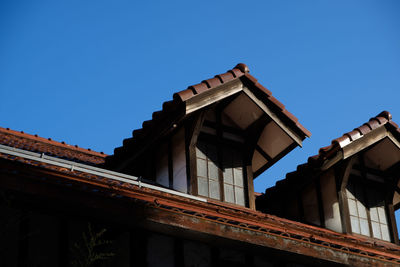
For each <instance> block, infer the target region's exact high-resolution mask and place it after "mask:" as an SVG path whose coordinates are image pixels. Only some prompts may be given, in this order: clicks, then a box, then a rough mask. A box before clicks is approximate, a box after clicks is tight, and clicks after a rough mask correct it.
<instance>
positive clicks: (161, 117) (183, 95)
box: [106, 63, 311, 166]
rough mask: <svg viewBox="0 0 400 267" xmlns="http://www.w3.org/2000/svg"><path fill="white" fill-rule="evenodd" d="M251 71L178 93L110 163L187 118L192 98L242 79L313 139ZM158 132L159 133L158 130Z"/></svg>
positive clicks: (243, 70)
mask: <svg viewBox="0 0 400 267" xmlns="http://www.w3.org/2000/svg"><path fill="white" fill-rule="evenodd" d="M249 72H250V71H249V68H248V67H247V66H246V65H245V64H243V63H239V64H237V65H236V66H235V67H234V68H233V69H232V70H228V71H227V72H226V73H222V74H219V75H216V76H215V77H214V78H211V79H207V80H204V81H202V82H201V83H199V84H196V85H191V86H189V87H188V88H187V89H185V90H182V91H179V92H176V93H174V94H173V100H171V101H168V102H164V103H163V105H162V110H161V111H156V112H154V113H153V115H152V119H151V120H148V121H145V122H143V124H142V128H141V129H137V130H134V131H133V132H132V137H130V138H127V139H125V140H124V141H123V146H122V147H118V148H115V149H114V155H111V156H109V157H107V159H106V162H107V164H108V165H109V166H112V165H113V164H115V163H116V162H119V161H121V159H124V158H126V157H129V156H130V152H132V151H136V150H138V149H140V147H142V146H143V144H144V143H145V140H148V139H149V138H151V137H149V136H151V134H154V132H155V131H154V129H155V128H156V127H157V129H161V128H160V127H159V125H164V126H165V127H170V126H171V125H174V124H175V123H176V121H178V120H177V119H176V118H183V117H185V115H187V114H186V110H185V105H187V104H188V103H189V102H190V100H191V99H193V98H195V97H196V96H199V95H206V94H208V93H210V92H212V91H214V90H217V88H221V86H223V85H226V84H229V83H231V82H233V81H235V80H240V81H242V82H243V83H244V84H246V85H248V86H251V87H252V88H255V90H256V91H257V92H256V93H257V97H260V98H262V99H263V101H265V102H267V103H268V106H269V107H271V109H272V110H273V112H274V113H275V114H276V115H277V116H278V117H279V118H280V119H281V120H282V121H284V122H285V123H287V124H288V126H289V127H290V128H291V129H292V130H293V131H295V132H296V133H297V134H298V135H299V136H301V139H304V138H305V137H310V136H311V133H310V132H309V131H308V130H307V129H306V128H305V127H304V126H302V125H301V124H300V123H299V122H298V119H297V118H296V117H295V116H294V115H293V114H291V113H290V112H289V111H288V110H286V108H285V106H284V105H283V104H282V103H281V102H279V101H278V100H277V99H276V98H275V97H273V96H272V93H271V92H270V91H269V90H268V89H267V88H265V87H264V86H262V85H261V84H260V83H259V82H258V81H257V79H256V78H254V77H253V76H252V75H250V74H249ZM171 117H172V118H174V120H171V121H169V120H168V118H171ZM170 124H171V125H170ZM156 132H159V131H158V130H157V131H156ZM152 141H153V140H152Z"/></svg>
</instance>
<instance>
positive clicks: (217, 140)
mask: <svg viewBox="0 0 400 267" xmlns="http://www.w3.org/2000/svg"><path fill="white" fill-rule="evenodd" d="M228 125H229V126H228ZM242 142H243V138H242V137H241V131H240V129H239V128H238V127H236V126H235V125H234V124H233V123H232V122H231V121H229V118H227V117H226V116H225V115H224V114H223V113H219V114H218V113H217V114H215V111H214V110H210V111H209V112H207V114H206V118H205V121H204V123H203V127H202V129H201V132H200V135H199V137H198V139H197V144H196V170H197V174H196V176H197V177H196V179H197V194H198V195H200V196H204V197H209V198H212V199H216V200H221V201H224V202H228V203H233V204H238V205H241V206H245V205H246V202H247V201H246V195H247V194H246V189H247V188H246V186H245V185H246V183H245V173H244V169H245V168H244V167H245V164H244V149H243V143H242Z"/></svg>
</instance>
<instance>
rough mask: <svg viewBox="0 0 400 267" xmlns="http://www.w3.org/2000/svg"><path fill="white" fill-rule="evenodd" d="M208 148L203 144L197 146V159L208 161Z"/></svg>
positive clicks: (199, 143)
mask: <svg viewBox="0 0 400 267" xmlns="http://www.w3.org/2000/svg"><path fill="white" fill-rule="evenodd" d="M205 153H206V146H205V144H204V143H202V142H198V143H197V146H196V157H198V158H201V159H206V155H205Z"/></svg>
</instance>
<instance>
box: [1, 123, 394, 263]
mask: <svg viewBox="0 0 400 267" xmlns="http://www.w3.org/2000/svg"><path fill="white" fill-rule="evenodd" d="M0 132H1V139H0V144H1V145H6V146H12V147H14V148H19V149H23V150H27V151H35V152H43V153H49V154H53V156H55V157H60V156H61V157H64V158H68V157H69V159H71V160H73V159H76V158H80V159H86V158H85V156H88V157H94V158H97V160H100V159H101V158H104V156H103V155H102V154H100V153H97V152H93V151H85V150H83V149H81V148H77V147H74V146H68V145H66V144H63V143H58V142H54V141H49V140H47V139H44V138H40V137H36V136H32V135H27V134H25V133H18V132H15V131H11V130H6V129H3V128H2V129H1V131H0ZM82 150H83V151H82ZM83 154H85V155H83ZM82 157H83V158H82ZM0 158H1V159H3V161H2V162H3V163H4V162H10V163H13V162H16V163H20V164H24V165H25V166H27V167H30V168H31V171H29V176H28V179H32V180H33V181H36V182H37V183H50V184H56V185H57V186H65V187H68V188H70V189H71V190H72V189H74V190H84V191H85V192H87V193H88V194H97V195H101V196H103V197H104V198H112V199H121V198H122V199H125V200H134V201H135V203H137V205H139V204H140V203H143V204H144V205H145V206H146V207H149V208H150V210H159V211H158V212H169V213H171V214H176V215H177V216H178V218H179V224H178V225H182V226H184V227H187V229H190V227H192V226H193V227H194V224H193V223H190V224H188V225H183V224H184V220H183V217H185V216H187V217H190V218H195V220H196V222H201V221H204V223H208V222H212V223H214V224H216V225H221V227H222V228H221V229H222V230H221V231H223V232H224V233H222V232H221V233H220V234H222V235H224V234H226V233H225V231H228V232H229V231H230V230H229V229H231V228H232V229H233V228H235V229H237V230H233V233H238V232H240V233H241V234H240V235H236V234H234V235H232V236H230V237H232V238H233V237H237V238H239V237H240V238H243V240H241V241H244V242H249V243H252V242H255V244H258V245H261V244H264V245H267V246H272V247H274V248H278V249H287V250H289V251H292V252H296V253H304V255H309V256H313V257H318V258H323V259H327V260H334V261H338V262H344V263H346V262H347V263H349V260H350V257H351V256H352V255H354V256H357V257H362V258H369V259H375V260H378V261H382V262H385V263H392V264H398V263H400V256H399V255H400V248H399V246H397V245H395V244H391V243H388V242H380V241H376V240H375V241H371V240H370V239H368V238H363V237H361V236H351V235H346V234H342V233H337V232H334V231H331V230H328V229H324V228H320V227H315V226H311V225H307V224H303V223H299V222H295V221H291V220H287V219H284V218H279V217H277V216H273V215H268V214H264V213H261V212H259V211H254V210H251V209H249V208H244V207H240V206H236V205H230V204H226V203H222V202H217V201H211V200H208V201H205V202H202V201H197V200H195V199H189V198H185V197H182V196H177V195H172V194H169V193H166V192H163V191H161V190H157V189H151V188H145V187H141V186H140V185H139V186H138V185H133V184H130V183H128V182H122V181H117V180H114V179H111V178H105V177H104V176H99V175H96V174H93V173H85V172H82V171H79V170H76V169H72V168H65V167H62V166H56V165H52V164H51V163H49V162H40V163H39V164H38V162H37V161H35V159H30V158H24V157H20V156H12V155H10V154H7V153H3V152H0ZM97 160H93V159H92V158H91V159H90V160H88V161H89V163H90V162H92V161H97ZM8 168H17V165H10V166H9V167H7V166H6V165H4V164H3V165H2V170H3V171H6V173H14V172H12V171H10V170H8ZM40 170H48V171H49V172H46V173H47V174H46V175H35V173H38V171H39V173H40ZM49 173H50V174H51V177H50V178H51V179H49V178H46V177H49ZM18 175H23V174H18ZM5 177H7V176H5ZM21 179H22V178H21ZM13 183H14V182H13ZM18 188H23V189H24V190H30V188H31V187H26V186H25V187H18ZM41 192H50V191H41ZM168 218H171V219H172V218H173V216H169V217H168ZM153 219H154V218H153ZM163 223H168V222H166V221H163ZM201 229H202V230H204V231H207V230H209V229H210V228H208V227H202V228H201ZM249 234H250V236H248V237H247V238H244V237H243V235H245V236H246V235H249ZM288 244H289V245H288ZM324 249H327V250H329V251H331V252H332V251H334V252H336V253H339V254H337V255H334V254H332V253H322V251H324ZM317 251H319V252H318V253H317ZM340 255H342V256H340ZM343 255H348V256H343ZM350 262H351V260H350Z"/></svg>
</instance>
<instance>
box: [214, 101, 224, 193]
mask: <svg viewBox="0 0 400 267" xmlns="http://www.w3.org/2000/svg"><path fill="white" fill-rule="evenodd" d="M216 113H217V114H216V116H215V117H216V124H217V125H216V126H217V129H216V131H217V160H218V165H219V166H218V179H219V192H220V200H221V201H224V200H225V192H224V177H223V172H222V166H223V165H222V163H223V158H222V157H223V156H222V118H221V113H222V111H221V110H220V109H217V112H216Z"/></svg>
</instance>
